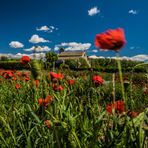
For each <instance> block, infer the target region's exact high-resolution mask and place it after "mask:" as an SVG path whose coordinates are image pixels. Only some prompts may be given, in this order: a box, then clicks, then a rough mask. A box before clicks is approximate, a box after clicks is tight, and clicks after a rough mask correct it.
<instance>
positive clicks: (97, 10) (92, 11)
mask: <svg viewBox="0 0 148 148" xmlns="http://www.w3.org/2000/svg"><path fill="white" fill-rule="evenodd" d="M97 13H100V10H99V9H98V8H97V7H93V8H91V9H90V10H88V15H89V16H93V15H96V14H97Z"/></svg>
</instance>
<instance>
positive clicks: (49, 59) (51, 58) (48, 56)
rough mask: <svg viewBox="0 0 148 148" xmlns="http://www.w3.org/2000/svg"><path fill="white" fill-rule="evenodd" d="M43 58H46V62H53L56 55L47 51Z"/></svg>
mask: <svg viewBox="0 0 148 148" xmlns="http://www.w3.org/2000/svg"><path fill="white" fill-rule="evenodd" d="M45 58H46V62H50V63H53V62H55V61H56V60H57V59H58V56H57V54H56V53H54V52H47V53H46V56H45Z"/></svg>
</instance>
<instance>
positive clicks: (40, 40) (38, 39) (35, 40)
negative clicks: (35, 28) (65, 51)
mask: <svg viewBox="0 0 148 148" xmlns="http://www.w3.org/2000/svg"><path fill="white" fill-rule="evenodd" d="M29 42H31V43H46V42H49V40H45V39H44V38H42V37H39V36H38V35H37V34H34V35H33V36H32V37H31V39H30V40H29Z"/></svg>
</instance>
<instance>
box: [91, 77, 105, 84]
mask: <svg viewBox="0 0 148 148" xmlns="http://www.w3.org/2000/svg"><path fill="white" fill-rule="evenodd" d="M92 80H93V82H94V84H95V85H96V86H99V85H102V84H103V83H104V80H103V79H102V77H100V76H97V75H96V76H93V78H92Z"/></svg>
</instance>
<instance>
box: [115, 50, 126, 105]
mask: <svg viewBox="0 0 148 148" xmlns="http://www.w3.org/2000/svg"><path fill="white" fill-rule="evenodd" d="M116 56H117V64H118V70H119V77H120V83H121V91H122V97H123V100H124V103H125V104H126V98H125V90H124V83H123V76H122V67H121V61H120V56H119V53H118V52H117V54H116Z"/></svg>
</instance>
